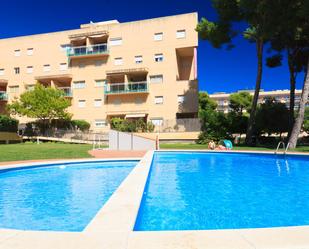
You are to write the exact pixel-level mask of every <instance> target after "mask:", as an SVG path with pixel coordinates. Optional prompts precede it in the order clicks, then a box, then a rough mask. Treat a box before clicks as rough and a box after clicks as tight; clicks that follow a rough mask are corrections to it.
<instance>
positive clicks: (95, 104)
mask: <svg viewBox="0 0 309 249" xmlns="http://www.w3.org/2000/svg"><path fill="white" fill-rule="evenodd" d="M102 105H103V100H102V99H95V100H94V102H93V106H94V107H101V106H102Z"/></svg>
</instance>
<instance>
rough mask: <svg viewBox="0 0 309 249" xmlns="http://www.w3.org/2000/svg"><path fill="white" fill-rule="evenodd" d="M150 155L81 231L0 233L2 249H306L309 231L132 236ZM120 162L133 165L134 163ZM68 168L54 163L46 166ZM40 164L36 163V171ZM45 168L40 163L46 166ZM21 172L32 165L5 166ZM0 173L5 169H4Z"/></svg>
mask: <svg viewBox="0 0 309 249" xmlns="http://www.w3.org/2000/svg"><path fill="white" fill-rule="evenodd" d="M179 152H182V151H179ZM192 152H193V151H192ZM200 152H201V151H200ZM153 155H154V151H148V152H147V153H146V155H145V156H144V157H143V158H142V159H141V160H140V161H139V163H138V164H137V165H136V166H135V167H134V169H133V170H132V171H131V172H130V174H129V175H128V176H127V178H126V179H125V180H124V181H123V182H122V183H121V184H120V186H119V187H118V188H117V190H116V191H115V192H114V194H113V195H112V196H111V197H110V199H109V200H108V201H107V202H106V203H105V205H104V206H103V207H102V208H101V209H100V210H99V212H98V213H97V214H96V216H95V217H94V218H93V219H92V221H91V222H90V223H89V224H88V226H87V227H86V228H85V230H84V231H82V232H52V231H22V230H10V229H0V249H55V248H57V249H193V248H194V249H272V248H280V249H309V236H308V234H309V226H298V227H282V228H261V229H229V230H188V231H133V227H134V223H135V220H136V217H137V214H138V209H139V206H140V202H141V200H142V196H143V194H144V187H145V184H146V181H147V177H148V174H149V171H150V167H151V163H152V158H153ZM103 160H104V161H108V160H115V159H103ZM103 160H102V159H85V160H70V161H71V162H72V161H73V162H86V161H103ZM116 160H117V159H116ZM119 160H132V158H122V159H119ZM68 162H69V161H58V162H55V161H52V162H50V164H55V163H68ZM39 164H40V163H34V165H39ZM41 164H42V163H41ZM47 164H48V163H46V162H44V165H47ZM20 166H24V167H30V166H33V163H32V164H29V163H28V164H19V165H9V166H7V168H14V167H20ZM3 167H4V168H5V166H3Z"/></svg>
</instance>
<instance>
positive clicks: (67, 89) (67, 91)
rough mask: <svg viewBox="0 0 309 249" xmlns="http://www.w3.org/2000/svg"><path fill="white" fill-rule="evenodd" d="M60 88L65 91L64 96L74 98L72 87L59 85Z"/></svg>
mask: <svg viewBox="0 0 309 249" xmlns="http://www.w3.org/2000/svg"><path fill="white" fill-rule="evenodd" d="M58 89H59V90H61V91H63V92H64V97H67V98H73V92H72V88H71V87H58Z"/></svg>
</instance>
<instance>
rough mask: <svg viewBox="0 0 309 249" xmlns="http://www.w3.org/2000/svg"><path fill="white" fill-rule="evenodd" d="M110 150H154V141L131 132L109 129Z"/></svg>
mask: <svg viewBox="0 0 309 249" xmlns="http://www.w3.org/2000/svg"><path fill="white" fill-rule="evenodd" d="M109 149H110V150H155V149H156V141H155V140H153V139H149V138H144V137H140V136H136V135H134V134H133V133H126V132H120V131H115V130H110V132H109Z"/></svg>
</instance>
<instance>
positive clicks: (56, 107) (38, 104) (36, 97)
mask: <svg viewBox="0 0 309 249" xmlns="http://www.w3.org/2000/svg"><path fill="white" fill-rule="evenodd" d="M69 106H70V101H69V100H67V99H66V98H65V97H64V93H63V91H61V90H58V89H55V88H51V87H44V86H42V85H41V84H36V86H35V88H34V90H32V91H28V92H25V93H23V94H22V95H20V98H19V99H16V100H14V101H13V102H12V103H11V104H9V105H8V110H9V111H10V113H11V114H13V115H19V116H26V117H29V118H35V119H38V120H39V121H40V122H41V123H42V125H43V126H42V129H43V132H45V131H46V129H48V128H50V127H51V123H52V120H53V119H69V118H71V114H70V113H68V112H67V108H68V107H69Z"/></svg>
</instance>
